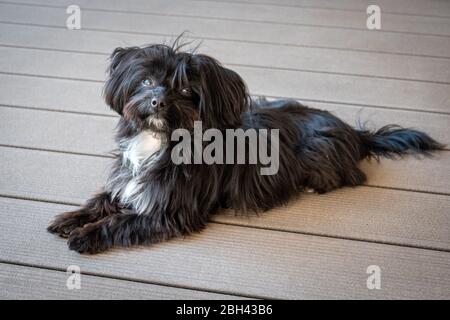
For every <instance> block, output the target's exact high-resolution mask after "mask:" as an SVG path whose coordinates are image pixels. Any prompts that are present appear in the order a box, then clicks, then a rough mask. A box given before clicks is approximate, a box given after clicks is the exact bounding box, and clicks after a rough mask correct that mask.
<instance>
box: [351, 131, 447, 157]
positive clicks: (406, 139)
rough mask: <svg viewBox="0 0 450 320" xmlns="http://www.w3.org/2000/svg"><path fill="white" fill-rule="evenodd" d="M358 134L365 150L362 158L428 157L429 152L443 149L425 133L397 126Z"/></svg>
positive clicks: (442, 146)
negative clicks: (419, 155) (408, 155)
mask: <svg viewBox="0 0 450 320" xmlns="http://www.w3.org/2000/svg"><path fill="white" fill-rule="evenodd" d="M358 133H359V136H360V138H361V141H362V143H363V146H364V147H365V148H366V150H365V151H366V152H365V154H364V157H374V158H378V157H380V156H382V157H387V158H395V157H398V156H402V155H404V154H421V155H426V156H430V155H431V151H433V150H442V149H444V147H445V145H443V144H441V143H439V142H437V141H436V140H434V139H433V138H431V137H430V136H429V135H427V134H426V133H423V132H421V131H417V130H413V129H406V128H402V127H400V126H397V125H387V126H384V127H382V128H381V129H379V130H377V131H375V132H370V131H367V130H360V131H358Z"/></svg>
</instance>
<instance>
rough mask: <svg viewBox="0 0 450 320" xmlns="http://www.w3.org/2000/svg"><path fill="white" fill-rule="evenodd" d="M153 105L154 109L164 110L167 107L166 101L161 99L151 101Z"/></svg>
mask: <svg viewBox="0 0 450 320" xmlns="http://www.w3.org/2000/svg"><path fill="white" fill-rule="evenodd" d="M151 105H152V107H154V108H163V107H164V106H165V103H164V100H163V99H162V98H160V97H153V98H152V100H151Z"/></svg>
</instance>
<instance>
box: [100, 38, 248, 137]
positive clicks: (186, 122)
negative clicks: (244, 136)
mask: <svg viewBox="0 0 450 320" xmlns="http://www.w3.org/2000/svg"><path fill="white" fill-rule="evenodd" d="M108 72H109V77H108V80H107V81H106V84H105V88H104V96H105V100H106V103H107V104H108V105H109V106H110V107H111V108H112V109H113V110H114V111H116V112H117V113H119V114H120V115H121V116H122V117H123V118H124V119H125V120H126V121H128V122H130V124H132V125H133V126H134V127H136V128H138V129H141V130H144V129H150V130H153V131H155V132H168V131H171V130H174V129H177V128H186V129H190V128H192V127H193V122H194V121H202V123H203V127H204V128H218V129H222V128H233V127H236V126H238V125H239V124H240V122H241V114H242V112H243V111H245V110H246V109H247V108H248V106H249V101H250V100H249V96H248V93H247V89H246V86H245V83H244V82H243V80H242V79H241V77H240V76H239V75H238V74H237V73H236V72H234V71H232V70H229V69H227V68H225V67H223V66H222V65H221V64H220V63H219V62H217V61H216V60H215V59H213V58H211V57H209V56H206V55H202V54H193V53H188V52H181V51H180V50H178V49H176V48H174V47H170V46H167V45H150V46H146V47H129V48H117V49H115V50H114V52H113V53H112V55H111V64H110V67H109V70H108Z"/></svg>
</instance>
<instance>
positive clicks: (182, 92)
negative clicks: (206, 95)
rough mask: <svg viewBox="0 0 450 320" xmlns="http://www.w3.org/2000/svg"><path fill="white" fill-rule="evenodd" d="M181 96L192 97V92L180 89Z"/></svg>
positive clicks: (187, 89)
mask: <svg viewBox="0 0 450 320" xmlns="http://www.w3.org/2000/svg"><path fill="white" fill-rule="evenodd" d="M181 94H182V95H183V96H186V97H188V96H190V95H192V90H191V89H189V88H183V89H181Z"/></svg>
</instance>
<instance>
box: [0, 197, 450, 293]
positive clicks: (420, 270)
mask: <svg viewBox="0 0 450 320" xmlns="http://www.w3.org/2000/svg"><path fill="white" fill-rule="evenodd" d="M0 201H1V202H2V206H1V209H0V214H1V215H2V219H0V224H1V225H2V230H5V232H2V233H1V234H0V240H1V241H0V248H1V250H2V259H4V260H5V261H8V262H17V261H18V260H19V261H20V262H21V263H26V264H33V265H36V266H46V267H50V268H58V269H59V268H62V269H65V268H67V266H69V265H78V266H80V268H81V270H84V271H85V272H88V273H90V274H98V275H102V276H108V277H110V276H114V275H121V277H123V278H127V279H130V280H131V279H134V280H140V281H148V282H152V283H155V284H164V285H174V286H182V287H187V288H191V289H200V290H201V289H203V290H212V291H216V292H221V293H227V294H240V295H245V296H249V297H255V298H258V297H259V298H263V297H264V298H274V297H277V298H298V299H300V298H308V299H312V298H321V299H323V298H359V299H361V298H381V297H383V298H386V299H388V298H427V299H431V298H439V297H442V296H445V295H448V293H449V292H450V253H448V252H442V251H434V250H425V249H417V248H408V247H401V246H390V245H384V244H376V243H368V242H362V241H351V240H344V239H333V238H325V237H318V236H312V235H302V234H295V233H288V232H279V231H271V230H260V229H254V228H245V227H238V226H228V225H220V224H214V223H212V224H210V225H209V227H208V228H206V229H205V230H204V231H203V232H201V233H200V234H195V235H192V236H189V237H186V238H184V239H174V240H172V241H168V242H166V243H163V244H158V245H154V246H152V247H151V248H133V249H128V250H123V249H122V250H121V249H115V250H112V251H110V252H108V253H104V254H101V255H97V256H93V257H92V256H85V255H79V254H77V253H75V252H73V251H69V250H67V247H66V244H65V241H64V240H58V239H57V238H56V237H55V236H53V235H51V234H48V233H46V232H45V226H46V224H47V222H48V220H49V219H51V218H52V217H53V216H54V214H55V213H57V212H60V211H62V210H67V209H69V207H63V206H61V205H55V204H50V203H34V202H30V201H23V200H17V199H2V198H0ZM4 217H6V219H5V218H4ZM5 224H6V225H5ZM12 226H14V227H12ZM24 234H27V235H33V236H32V237H25V238H24V236H23V235H24ZM237 239H238V240H237ZM269 256H270V257H271V259H267V257H269ZM349 261H351V263H349ZM372 264H376V265H380V266H382V268H383V269H382V270H383V271H382V272H383V273H382V276H383V287H382V290H368V289H367V287H366V279H367V274H366V269H367V267H368V266H369V265H372Z"/></svg>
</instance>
